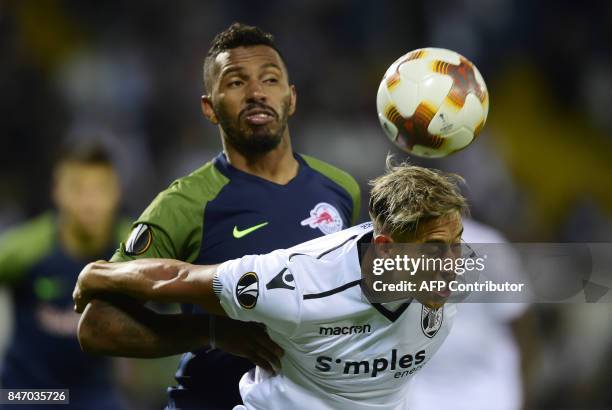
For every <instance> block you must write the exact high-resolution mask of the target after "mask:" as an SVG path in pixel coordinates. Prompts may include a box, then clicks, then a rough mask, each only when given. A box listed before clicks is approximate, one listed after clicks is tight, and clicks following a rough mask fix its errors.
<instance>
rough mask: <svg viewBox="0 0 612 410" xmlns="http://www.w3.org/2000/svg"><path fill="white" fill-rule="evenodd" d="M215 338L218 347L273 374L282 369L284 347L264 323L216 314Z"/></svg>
mask: <svg viewBox="0 0 612 410" xmlns="http://www.w3.org/2000/svg"><path fill="white" fill-rule="evenodd" d="M215 339H216V345H217V347H219V348H220V349H221V350H224V351H226V352H227V353H231V354H233V355H235V356H240V357H244V358H245V359H248V360H250V361H251V362H253V363H255V364H256V365H257V366H259V367H261V368H262V369H264V370H266V371H268V372H270V373H272V374H276V373H278V372H279V371H280V367H281V363H280V358H281V357H282V355H283V353H284V352H283V349H282V348H281V347H280V346H279V345H277V344H276V343H274V342H273V341H272V339H270V336H268V334H267V333H266V328H265V326H264V325H262V324H259V323H255V322H248V323H245V322H239V321H236V320H231V319H228V318H224V317H219V316H216V317H215Z"/></svg>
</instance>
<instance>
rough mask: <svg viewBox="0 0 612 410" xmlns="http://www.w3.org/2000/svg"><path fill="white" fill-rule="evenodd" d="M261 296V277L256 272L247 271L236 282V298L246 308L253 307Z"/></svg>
mask: <svg viewBox="0 0 612 410" xmlns="http://www.w3.org/2000/svg"><path fill="white" fill-rule="evenodd" d="M258 297H259V278H258V277H257V274H256V273H255V272H247V273H245V274H244V275H242V277H241V278H240V279H239V280H238V283H237V284H236V299H238V303H240V306H242V307H243V308H245V309H253V308H254V307H255V305H256V304H257V298H258Z"/></svg>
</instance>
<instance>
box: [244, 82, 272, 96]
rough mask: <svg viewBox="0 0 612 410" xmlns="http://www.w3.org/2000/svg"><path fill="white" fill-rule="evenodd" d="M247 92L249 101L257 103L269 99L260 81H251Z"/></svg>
mask: <svg viewBox="0 0 612 410" xmlns="http://www.w3.org/2000/svg"><path fill="white" fill-rule="evenodd" d="M246 92H247V98H248V99H253V100H256V101H265V100H266V97H267V96H266V93H265V91H264V88H263V86H262V84H261V82H259V81H249V83H248V85H247V89H246Z"/></svg>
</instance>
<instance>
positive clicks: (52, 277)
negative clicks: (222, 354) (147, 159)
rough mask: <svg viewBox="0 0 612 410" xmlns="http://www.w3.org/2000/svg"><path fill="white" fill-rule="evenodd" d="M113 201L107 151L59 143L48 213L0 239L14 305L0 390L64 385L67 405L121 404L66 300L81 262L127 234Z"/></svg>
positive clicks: (0, 275)
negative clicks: (87, 349)
mask: <svg viewBox="0 0 612 410" xmlns="http://www.w3.org/2000/svg"><path fill="white" fill-rule="evenodd" d="M119 199H120V186H119V178H118V176H117V173H116V172H115V169H114V168H113V164H112V162H111V158H110V155H109V153H108V152H107V151H106V150H105V149H104V148H102V147H101V146H99V145H96V144H95V143H89V144H86V145H76V146H72V147H67V148H66V150H65V151H63V152H62V153H61V155H60V156H59V159H58V160H57V162H56V164H55V166H54V168H53V201H54V203H55V206H56V211H49V212H47V213H45V214H43V215H41V216H39V217H37V218H35V219H33V220H31V221H29V222H26V223H24V224H23V225H21V226H19V227H16V228H13V229H11V230H9V231H8V232H6V233H5V234H4V235H3V236H2V239H1V240H0V285H1V286H6V287H9V288H10V290H11V291H12V292H11V293H12V297H13V300H14V304H15V309H14V311H15V320H14V326H15V328H14V330H13V336H12V340H11V341H10V343H9V347H8V349H7V353H6V357H5V358H4V363H3V367H2V378H1V386H2V388H5V389H70V406H69V408H70V409H84V410H85V409H100V410H102V409H120V408H121V401H120V400H119V397H118V394H117V393H116V392H115V389H114V387H113V385H112V371H111V370H112V369H111V365H112V363H111V361H110V360H108V359H105V358H100V357H92V356H90V355H88V354H86V353H83V352H82V351H81V349H80V347H79V343H78V340H77V338H76V330H77V325H78V320H79V316H78V315H76V314H74V312H73V309H72V306H73V303H72V297H71V296H72V287H73V284H74V282H75V280H76V278H77V276H78V274H79V271H80V270H81V269H82V268H83V266H85V265H86V264H87V263H88V262H91V261H92V260H96V259H100V258H108V257H110V256H111V255H112V254H113V251H114V249H115V244H116V241H117V240H118V238H123V237H125V235H126V234H127V233H128V230H129V225H128V224H127V223H121V221H119V220H118V219H117V214H116V211H117V206H118V204H119ZM16 407H19V408H20V409H24V408H27V405H19V406H16ZM32 407H33V408H40V406H32ZM44 407H45V408H50V407H49V406H44ZM58 407H59V408H66V407H67V406H65V405H59V406H58Z"/></svg>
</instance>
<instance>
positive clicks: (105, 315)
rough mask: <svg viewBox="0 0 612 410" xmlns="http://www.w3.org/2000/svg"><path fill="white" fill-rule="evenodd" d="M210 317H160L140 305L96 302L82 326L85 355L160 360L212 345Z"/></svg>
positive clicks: (80, 332)
mask: <svg viewBox="0 0 612 410" xmlns="http://www.w3.org/2000/svg"><path fill="white" fill-rule="evenodd" d="M208 331H209V326H208V317H207V316H191V315H178V314H174V315H164V314H158V313H156V312H154V311H152V310H150V309H148V308H146V307H144V306H142V305H140V304H139V303H138V302H137V301H134V300H128V299H125V298H122V299H117V298H115V299H114V300H113V302H109V301H105V300H99V299H96V300H92V301H91V302H90V304H89V305H88V306H87V308H86V309H85V311H84V312H83V315H82V317H81V321H80V322H79V331H78V335H79V342H80V343H81V347H82V348H83V350H84V351H86V352H89V353H95V354H103V355H110V356H123V357H139V358H156V357H165V356H171V355H174V354H179V353H184V352H188V351H191V350H195V349H198V348H201V347H204V346H206V345H208V343H209V335H208Z"/></svg>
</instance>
